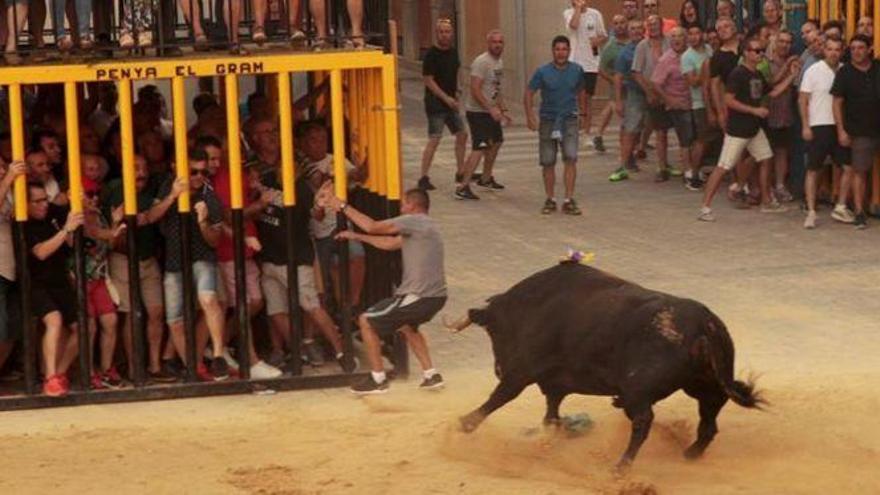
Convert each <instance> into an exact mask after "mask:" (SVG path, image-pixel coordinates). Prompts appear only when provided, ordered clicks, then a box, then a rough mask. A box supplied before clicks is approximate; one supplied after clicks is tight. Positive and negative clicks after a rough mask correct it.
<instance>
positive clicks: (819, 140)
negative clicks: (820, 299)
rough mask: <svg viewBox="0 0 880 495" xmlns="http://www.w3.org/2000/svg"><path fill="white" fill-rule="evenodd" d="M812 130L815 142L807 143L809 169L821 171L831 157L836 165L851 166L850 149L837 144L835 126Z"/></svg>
mask: <svg viewBox="0 0 880 495" xmlns="http://www.w3.org/2000/svg"><path fill="white" fill-rule="evenodd" d="M812 129H813V140H812V141H810V142H808V143H807V169H809V170H821V169H822V167H823V166H825V159H826V158H828V157H831V160H832V161H833V162H834V164H835V165H849V162H850V161H851V160H850V153H849V148H844V147H843V146H841V145H839V144H838V143H837V128H836V127H835V126H833V125H820V126H816V127H813V128H812Z"/></svg>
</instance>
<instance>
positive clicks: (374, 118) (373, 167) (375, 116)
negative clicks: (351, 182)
mask: <svg viewBox="0 0 880 495" xmlns="http://www.w3.org/2000/svg"><path fill="white" fill-rule="evenodd" d="M379 77H381V74H380V72H379V71H378V70H376V69H369V70H368V74H367V80H368V81H369V82H370V84H369V90H370V94H369V108H368V110H369V112H370V136H371V137H370V143H371V144H372V149H373V151H372V153H371V154H370V157H371V158H370V184H371V186H370V190H371V191H373V192H374V193H378V192H379V169H380V168H381V165H380V162H381V160H382V144H383V143H384V142H385V141H384V139H385V138H384V137H383V136H382V114H381V113H380V112H379V111H378V108H380V107H381V105H382V94H381V92H380V91H379V89H380V87H381V84H380V81H379Z"/></svg>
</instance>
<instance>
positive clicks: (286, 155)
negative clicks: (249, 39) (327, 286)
mask: <svg viewBox="0 0 880 495" xmlns="http://www.w3.org/2000/svg"><path fill="white" fill-rule="evenodd" d="M291 89H292V88H291V84H290V73H289V72H279V73H278V117H279V119H280V122H279V124H280V125H279V129H280V133H281V189H282V202H283V204H284V228H285V230H286V232H287V235H288V242H287V303H288V307H289V309H288V313H287V314H288V319H289V322H290V330H291V337H290V341H291V347H292V348H293V349H291V352H293V355H294V358H293V360H292V361H291V363H290V368H291V372H292V373H293V374H294V375H301V374H302V360H301V359H300V358H299V356H298V354H299V348H300V343H301V342H302V339H303V328H302V322H303V319H302V310H301V308H300V305H299V276H298V274H297V268H298V266H297V263H296V244H295V242H294V239H293V235H294V234H293V232H294V224H295V223H296V210H295V208H296V184H295V181H296V176H295V173H294V172H295V171H294V163H293V146H294V143H293V115H292V110H293V108H292V105H291V101H290V100H291V98H290V91H291Z"/></svg>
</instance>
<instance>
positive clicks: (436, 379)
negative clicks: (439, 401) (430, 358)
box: [419, 373, 446, 390]
mask: <svg viewBox="0 0 880 495" xmlns="http://www.w3.org/2000/svg"><path fill="white" fill-rule="evenodd" d="M445 386H446V383H445V382H444V381H443V377H442V376H440V373H434V375H433V376H432V377H431V378H425V379H424V380H422V384H421V385H419V390H439V389H441V388H443V387H445Z"/></svg>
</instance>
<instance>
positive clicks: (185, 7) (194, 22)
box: [166, 0, 208, 45]
mask: <svg viewBox="0 0 880 495" xmlns="http://www.w3.org/2000/svg"><path fill="white" fill-rule="evenodd" d="M178 2H179V4H180V10H182V11H183V17H184V18H186V20H187V21H188V22H189V23H190V26H191V27H192V35H193V39H195V42H196V45H204V44H206V43H207V42H208V37H207V36H205V31H204V30H203V29H202V10H201V7H200V5H199V0H178ZM166 41H167V39H166Z"/></svg>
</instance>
